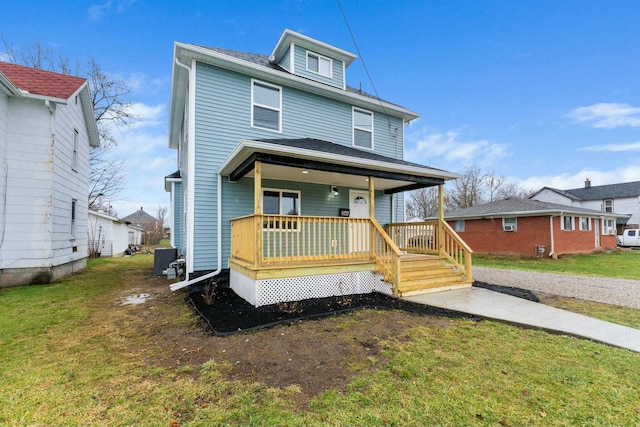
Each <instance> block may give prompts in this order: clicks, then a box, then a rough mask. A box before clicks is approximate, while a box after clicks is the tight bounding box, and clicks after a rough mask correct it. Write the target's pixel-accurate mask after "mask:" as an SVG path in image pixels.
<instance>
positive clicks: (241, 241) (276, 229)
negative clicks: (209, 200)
mask: <svg viewBox="0 0 640 427" xmlns="http://www.w3.org/2000/svg"><path fill="white" fill-rule="evenodd" d="M369 224H370V223H369V219H367V218H341V217H313V216H287V215H249V216H245V217H241V218H236V219H233V220H232V221H231V235H232V239H231V257H232V259H234V258H235V259H239V260H242V261H245V262H249V263H250V264H252V265H254V266H256V267H260V266H264V265H267V264H272V263H293V262H310V261H324V260H347V259H362V258H369V256H370V247H369V246H370V245H369V235H370V225H369Z"/></svg>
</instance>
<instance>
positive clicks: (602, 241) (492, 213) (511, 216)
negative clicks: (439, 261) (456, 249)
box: [445, 198, 625, 257]
mask: <svg viewBox="0 0 640 427" xmlns="http://www.w3.org/2000/svg"><path fill="white" fill-rule="evenodd" d="M621 217H625V215H619V214H615V213H606V212H600V211H596V210H591V209H584V208H577V207H573V206H567V205H561V204H555V203H548V202H541V201H538V200H530V199H518V198H508V199H504V200H497V201H494V202H491V203H487V204H484V205H478V206H472V207H470V208H466V209H461V210H457V211H454V212H447V213H445V220H446V221H447V222H448V223H449V225H450V226H451V227H452V228H454V230H455V231H456V232H457V233H458V234H459V235H460V236H461V237H462V238H463V239H464V241H465V242H466V243H467V244H468V245H469V247H471V249H472V250H473V251H474V252H476V253H491V254H504V255H523V256H552V257H555V256H557V255H561V254H572V253H588V252H593V251H596V250H602V249H607V248H615V247H616V226H615V224H616V219H617V218H621Z"/></svg>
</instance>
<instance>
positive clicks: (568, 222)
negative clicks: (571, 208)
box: [561, 215, 574, 231]
mask: <svg viewBox="0 0 640 427" xmlns="http://www.w3.org/2000/svg"><path fill="white" fill-rule="evenodd" d="M561 225H562V230H564V231H572V230H573V229H574V225H573V217H572V216H569V215H563V216H562V224H561Z"/></svg>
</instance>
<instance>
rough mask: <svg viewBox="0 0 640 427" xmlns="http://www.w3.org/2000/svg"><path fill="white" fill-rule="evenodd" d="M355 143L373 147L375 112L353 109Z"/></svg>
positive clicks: (355, 144)
mask: <svg viewBox="0 0 640 427" xmlns="http://www.w3.org/2000/svg"><path fill="white" fill-rule="evenodd" d="M353 145H354V146H356V147H362V148H371V149H373V113H372V112H371V111H366V110H361V109H359V108H354V109H353Z"/></svg>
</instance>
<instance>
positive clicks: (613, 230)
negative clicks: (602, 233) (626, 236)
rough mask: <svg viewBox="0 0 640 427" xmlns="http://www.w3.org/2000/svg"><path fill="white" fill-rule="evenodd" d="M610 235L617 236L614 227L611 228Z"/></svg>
mask: <svg viewBox="0 0 640 427" xmlns="http://www.w3.org/2000/svg"><path fill="white" fill-rule="evenodd" d="M609 235H610V236H615V235H616V230H615V229H613V228H612V229H611V230H609Z"/></svg>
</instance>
